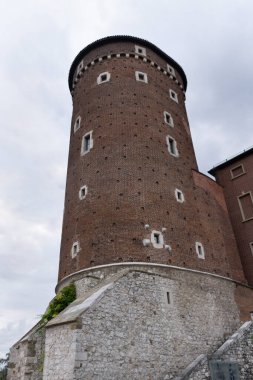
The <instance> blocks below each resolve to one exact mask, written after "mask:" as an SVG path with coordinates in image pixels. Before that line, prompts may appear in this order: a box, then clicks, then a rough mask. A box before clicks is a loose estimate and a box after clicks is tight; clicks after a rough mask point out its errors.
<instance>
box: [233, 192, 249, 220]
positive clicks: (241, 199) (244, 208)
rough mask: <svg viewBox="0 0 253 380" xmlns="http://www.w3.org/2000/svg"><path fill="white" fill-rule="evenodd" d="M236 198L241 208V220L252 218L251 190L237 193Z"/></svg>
mask: <svg viewBox="0 0 253 380" xmlns="http://www.w3.org/2000/svg"><path fill="white" fill-rule="evenodd" d="M237 199H238V203H239V207H240V210H241V214H242V220H243V222H245V221H247V220H250V219H253V198H252V194H251V191H248V192H247V193H243V194H241V195H239V196H238V197H237Z"/></svg>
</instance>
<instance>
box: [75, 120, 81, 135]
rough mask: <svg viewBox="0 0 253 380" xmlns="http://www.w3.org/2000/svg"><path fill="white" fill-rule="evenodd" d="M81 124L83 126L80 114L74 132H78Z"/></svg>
mask: <svg viewBox="0 0 253 380" xmlns="http://www.w3.org/2000/svg"><path fill="white" fill-rule="evenodd" d="M80 126H81V116H78V117H77V118H76V121H75V124H74V132H76V131H77V130H78V129H79V128H80Z"/></svg>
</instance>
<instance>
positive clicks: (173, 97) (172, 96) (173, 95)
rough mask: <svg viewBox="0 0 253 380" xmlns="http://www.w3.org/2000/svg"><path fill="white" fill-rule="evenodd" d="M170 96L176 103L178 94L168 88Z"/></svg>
mask: <svg viewBox="0 0 253 380" xmlns="http://www.w3.org/2000/svg"><path fill="white" fill-rule="evenodd" d="M170 98H171V99H172V100H174V102H176V103H178V96H177V93H176V92H175V91H173V90H171V89H170Z"/></svg>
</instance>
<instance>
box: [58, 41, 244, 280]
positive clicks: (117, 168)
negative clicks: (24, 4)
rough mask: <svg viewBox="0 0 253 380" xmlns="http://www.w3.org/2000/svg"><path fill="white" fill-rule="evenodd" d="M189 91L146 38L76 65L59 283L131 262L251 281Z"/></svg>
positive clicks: (95, 50)
mask: <svg viewBox="0 0 253 380" xmlns="http://www.w3.org/2000/svg"><path fill="white" fill-rule="evenodd" d="M186 86H187V80H186V76H185V73H184V71H183V70H182V68H181V67H180V66H179V65H178V64H177V63H176V62H175V61H174V60H173V59H172V58H170V57H169V56H168V55H167V54H165V53H164V52H162V51H161V50H160V49H159V48H157V47H156V46H155V45H153V44H151V43H149V42H147V41H145V40H142V39H139V38H135V37H129V36H114V37H107V38H104V39H101V40H99V41H96V42H94V43H92V44H90V45H88V46H87V47H86V48H85V49H83V50H82V51H81V52H80V53H79V54H78V55H77V57H76V58H75V60H74V62H73V64H72V66H71V69H70V74H69V87H70V91H71V94H72V96H73V116H72V123H71V133H70V150H69V162H68V174H67V185H66V197H65V211H64V219H63V229H62V242H61V253H60V268H59V281H60V280H62V279H63V278H65V277H66V276H68V275H71V274H73V273H75V272H79V271H80V270H83V269H85V268H89V267H93V266H98V265H105V264H117V263H127V262H144V263H159V264H166V265H174V266H179V267H186V268H192V269H199V270H201V271H208V272H212V273H217V274H219V275H222V276H226V277H230V278H233V279H236V280H239V281H244V278H243V272H242V270H241V264H240V260H239V257H238V253H237V248H236V244H235V241H234V237H233V234H232V229H231V226H230V223H229V220H228V218H227V210H226V206H225V202H224V199H223V198H222V195H221V189H219V188H218V186H216V184H215V183H214V182H212V181H210V180H209V179H208V178H207V177H205V176H203V175H202V174H200V173H199V172H198V169H197V164H196V158H195V154H194V149H193V145H192V139H191V134H190V130H189V125H188V118H187V113H186V109H185V91H186Z"/></svg>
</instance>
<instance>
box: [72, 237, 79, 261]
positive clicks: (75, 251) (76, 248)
mask: <svg viewBox="0 0 253 380" xmlns="http://www.w3.org/2000/svg"><path fill="white" fill-rule="evenodd" d="M79 251H80V244H79V241H75V242H74V243H73V244H72V247H71V257H72V259H73V258H74V257H76V255H77V254H78V252H79Z"/></svg>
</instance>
